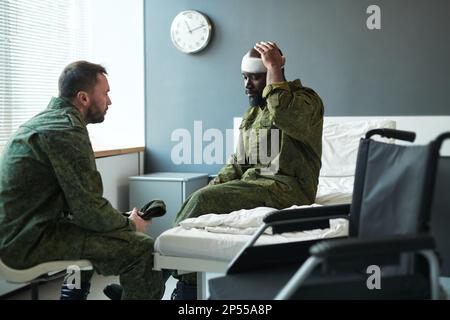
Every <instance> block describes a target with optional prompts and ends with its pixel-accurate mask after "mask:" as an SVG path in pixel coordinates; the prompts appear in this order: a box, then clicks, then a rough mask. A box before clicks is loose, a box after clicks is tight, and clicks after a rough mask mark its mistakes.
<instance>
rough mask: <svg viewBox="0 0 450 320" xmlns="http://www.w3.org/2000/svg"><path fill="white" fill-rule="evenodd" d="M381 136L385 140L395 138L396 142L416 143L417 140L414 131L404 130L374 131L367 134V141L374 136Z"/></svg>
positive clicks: (385, 129)
mask: <svg viewBox="0 0 450 320" xmlns="http://www.w3.org/2000/svg"><path fill="white" fill-rule="evenodd" d="M376 134H378V135H380V136H382V137H385V138H393V139H396V140H404V141H409V142H414V140H416V133H415V132H412V131H403V130H395V129H387V128H383V129H373V130H370V131H368V132H367V133H366V139H369V138H370V137H372V136H374V135H376Z"/></svg>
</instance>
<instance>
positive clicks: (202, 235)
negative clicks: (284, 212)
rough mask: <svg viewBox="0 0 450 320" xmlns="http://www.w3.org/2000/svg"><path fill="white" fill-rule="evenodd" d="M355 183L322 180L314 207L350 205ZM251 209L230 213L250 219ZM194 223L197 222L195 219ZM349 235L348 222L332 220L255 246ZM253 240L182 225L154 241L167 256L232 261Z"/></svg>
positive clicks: (263, 238)
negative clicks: (324, 225)
mask: <svg viewBox="0 0 450 320" xmlns="http://www.w3.org/2000/svg"><path fill="white" fill-rule="evenodd" d="M353 181H354V177H353V176H349V177H323V178H320V179H319V186H318V192H317V197H316V204H315V205H331V204H343V203H350V201H351V195H352V190H353ZM294 207H295V206H294ZM291 208H292V207H291ZM258 209H260V208H255V209H251V210H254V212H255V214H256V213H258V214H260V213H261V212H260V211H261V210H259V211H258ZM266 209H267V208H266ZM251 210H239V211H240V212H234V213H230V215H233V214H237V215H238V216H239V215H242V216H243V215H246V216H248V215H251V213H252V211H251ZM269 211H270V210H269ZM221 216H224V215H221ZM202 217H203V216H202ZM202 217H199V218H197V219H203V218H204V217H203V218H202ZM192 220H193V221H195V219H192ZM261 220H262V219H261ZM190 225H191V226H192V225H195V224H190ZM346 235H348V221H347V220H346V219H332V220H330V228H327V229H316V230H308V231H302V232H290V233H284V234H279V235H271V234H264V235H262V236H261V237H260V239H259V240H258V242H257V243H256V245H261V244H270V243H283V242H291V241H303V240H312V239H321V238H331V237H341V236H346ZM250 238H251V235H248V234H234V233H233V234H232V233H219V232H217V231H214V232H211V231H209V229H208V228H200V227H189V228H186V227H181V226H180V227H176V228H172V229H169V230H167V231H165V232H164V233H162V234H161V235H160V236H159V237H158V238H157V239H156V241H155V251H156V252H158V253H159V254H161V255H164V256H176V257H186V258H196V259H211V260H219V261H231V260H232V259H233V258H234V257H235V256H236V254H237V253H239V251H240V250H241V248H242V247H243V246H244V245H245V244H246V243H247V242H248V241H249V240H250Z"/></svg>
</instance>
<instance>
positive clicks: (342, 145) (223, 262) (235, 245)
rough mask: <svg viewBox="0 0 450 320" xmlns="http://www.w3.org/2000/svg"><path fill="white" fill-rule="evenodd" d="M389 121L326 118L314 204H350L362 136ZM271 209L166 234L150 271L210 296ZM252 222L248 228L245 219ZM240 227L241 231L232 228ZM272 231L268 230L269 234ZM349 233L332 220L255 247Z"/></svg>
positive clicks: (198, 222) (391, 124) (210, 219)
mask: <svg viewBox="0 0 450 320" xmlns="http://www.w3.org/2000/svg"><path fill="white" fill-rule="evenodd" d="M395 127H396V123H395V121H393V120H389V119H380V118H377V119H369V120H356V121H355V120H353V121H352V120H350V121H335V120H334V119H329V118H328V119H327V118H326V119H325V121H324V129H323V146H322V149H323V152H322V168H321V171H320V177H319V185H318V192H317V196H316V201H315V204H313V205H331V204H344V203H350V202H351V197H352V191H353V182H354V170H355V165H356V155H357V150H358V144H359V140H360V138H361V137H363V136H364V135H365V133H366V132H367V131H369V130H371V129H375V128H393V129H394V128H395ZM273 210H275V209H272V208H254V209H251V210H239V211H237V212H232V213H230V214H227V215H215V214H214V213H211V214H210V215H206V216H201V217H199V218H195V219H189V220H190V221H188V223H186V224H184V226H183V225H182V226H179V227H176V228H172V229H169V230H167V231H165V232H164V233H162V234H161V235H160V236H159V237H158V238H157V239H156V241H155V253H154V269H155V270H162V269H171V270H177V272H178V274H184V273H191V272H197V288H198V297H199V299H200V298H201V299H205V298H207V296H208V293H207V291H208V289H207V280H208V279H210V278H212V277H215V276H219V275H222V274H224V273H225V271H226V270H227V267H228V265H229V263H230V262H231V260H232V259H233V258H234V257H235V256H236V255H237V254H238V253H239V251H240V250H241V249H242V248H243V247H244V245H245V244H246V243H247V242H248V241H249V240H250V239H251V234H252V232H253V230H256V229H257V227H258V226H259V224H262V219H263V218H264V216H265V215H267V214H269V213H270V212H272V211H273ZM249 217H256V218H255V219H253V220H252V221H251V223H250V224H249V221H248V218H249ZM236 221H240V222H242V225H243V226H245V228H240V227H239V225H236ZM269 231H270V230H269ZM347 234H348V225H347V224H346V221H345V220H339V219H335V220H331V221H330V227H329V228H325V229H316V230H311V231H304V232H296V233H286V234H281V235H271V234H270V233H268V234H265V235H263V236H261V238H260V240H259V241H258V243H257V245H258V244H267V243H275V242H289V241H299V240H311V239H320V238H330V237H340V236H346V235H347Z"/></svg>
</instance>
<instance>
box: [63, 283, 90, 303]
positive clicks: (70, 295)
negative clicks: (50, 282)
mask: <svg viewBox="0 0 450 320" xmlns="http://www.w3.org/2000/svg"><path fill="white" fill-rule="evenodd" d="M90 288H91V283H90V282H82V283H81V288H80V289H75V288H73V289H70V288H69V285H68V284H67V283H63V285H62V286H61V296H60V298H59V299H60V300H86V299H87V296H88V294H89V289H90Z"/></svg>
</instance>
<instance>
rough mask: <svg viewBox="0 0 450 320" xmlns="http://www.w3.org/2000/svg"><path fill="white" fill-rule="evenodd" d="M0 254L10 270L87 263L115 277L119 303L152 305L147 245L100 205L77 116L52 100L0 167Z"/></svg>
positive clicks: (155, 290) (153, 279) (154, 276)
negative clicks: (144, 301)
mask: <svg viewBox="0 0 450 320" xmlns="http://www.w3.org/2000/svg"><path fill="white" fill-rule="evenodd" d="M0 175H1V176H0V254H1V258H2V260H3V261H4V262H5V263H6V264H7V265H9V266H11V267H13V268H17V269H22V268H27V267H31V266H33V265H36V264H39V263H41V262H45V261H52V260H61V259H63V260H72V259H88V260H90V261H91V262H92V264H93V266H94V269H95V270H96V271H97V272H99V273H100V274H103V275H117V274H118V275H120V282H121V284H122V286H123V288H124V296H123V297H124V298H126V299H159V298H161V296H162V293H163V288H164V284H163V282H162V275H161V273H160V272H156V271H152V266H153V256H152V252H153V240H152V239H151V238H150V237H148V236H147V235H144V234H142V233H138V232H136V231H135V230H136V227H135V225H134V223H133V222H132V221H131V220H129V219H128V218H126V217H124V216H123V215H122V214H121V213H120V212H118V211H117V210H116V209H114V208H113V207H112V206H111V204H110V203H109V202H108V200H106V199H105V198H103V197H102V193H103V186H102V181H101V177H100V174H99V172H98V171H97V169H96V165H95V156H94V152H93V150H92V146H91V143H90V140H89V135H88V131H87V128H86V124H85V123H84V120H83V116H82V114H81V113H80V112H79V111H78V110H77V109H76V108H75V107H74V106H72V105H71V104H69V103H68V102H66V101H64V100H62V99H60V98H53V99H52V100H51V102H50V104H49V106H48V108H47V109H46V110H44V111H43V112H41V113H40V114H38V115H37V116H35V117H33V118H32V119H31V120H30V121H28V122H27V123H25V124H24V125H22V126H21V127H20V128H19V129H18V131H17V132H16V134H15V135H14V136H13V137H12V139H11V140H10V142H9V143H8V145H7V146H6V148H5V150H4V155H3V158H2V160H1V163H0Z"/></svg>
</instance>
